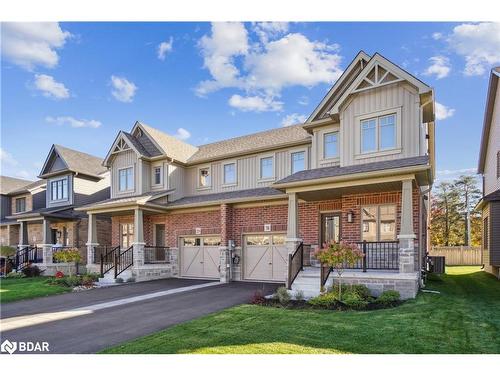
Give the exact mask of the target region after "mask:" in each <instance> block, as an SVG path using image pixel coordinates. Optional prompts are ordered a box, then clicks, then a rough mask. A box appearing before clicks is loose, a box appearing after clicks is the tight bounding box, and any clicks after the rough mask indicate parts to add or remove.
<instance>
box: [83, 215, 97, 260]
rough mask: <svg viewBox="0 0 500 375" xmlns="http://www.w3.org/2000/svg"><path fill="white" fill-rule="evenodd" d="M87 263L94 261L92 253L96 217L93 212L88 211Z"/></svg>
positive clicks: (95, 237)
mask: <svg viewBox="0 0 500 375" xmlns="http://www.w3.org/2000/svg"><path fill="white" fill-rule="evenodd" d="M87 234H88V237H87V243H86V245H87V264H92V263H94V253H95V248H96V246H99V244H98V243H97V217H96V215H95V214H90V213H89V220H88V230H87Z"/></svg>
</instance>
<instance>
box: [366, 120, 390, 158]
mask: <svg viewBox="0 0 500 375" xmlns="http://www.w3.org/2000/svg"><path fill="white" fill-rule="evenodd" d="M395 147H396V114H391V115H387V116H380V117H374V118H371V119H367V120H363V121H361V152H362V153H366V152H376V151H383V150H389V149H393V148H395Z"/></svg>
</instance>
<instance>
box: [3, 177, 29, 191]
mask: <svg viewBox="0 0 500 375" xmlns="http://www.w3.org/2000/svg"><path fill="white" fill-rule="evenodd" d="M32 183H33V181H30V180H22V179H20V178H14V177H9V176H0V194H9V193H12V192H13V191H16V190H19V189H21V188H24V187H25V186H27V185H30V184H32Z"/></svg>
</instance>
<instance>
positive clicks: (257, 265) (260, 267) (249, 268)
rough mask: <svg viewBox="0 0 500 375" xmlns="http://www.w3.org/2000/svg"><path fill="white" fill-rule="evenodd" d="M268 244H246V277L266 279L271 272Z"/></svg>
mask: <svg viewBox="0 0 500 375" xmlns="http://www.w3.org/2000/svg"><path fill="white" fill-rule="evenodd" d="M270 262H271V254H270V247H269V246H248V247H247V248H246V249H245V276H246V278H247V279H254V280H266V279H269V277H270V276H271V273H272V265H271V264H269V263H270Z"/></svg>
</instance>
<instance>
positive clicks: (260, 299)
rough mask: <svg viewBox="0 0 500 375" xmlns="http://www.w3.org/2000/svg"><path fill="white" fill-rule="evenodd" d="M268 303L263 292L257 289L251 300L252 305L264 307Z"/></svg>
mask: <svg viewBox="0 0 500 375" xmlns="http://www.w3.org/2000/svg"><path fill="white" fill-rule="evenodd" d="M264 302H266V299H265V298H264V296H263V295H262V291H261V290H260V289H257V290H256V291H255V293H254V294H253V296H252V299H251V300H250V303H251V304H252V305H262V304H264Z"/></svg>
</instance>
